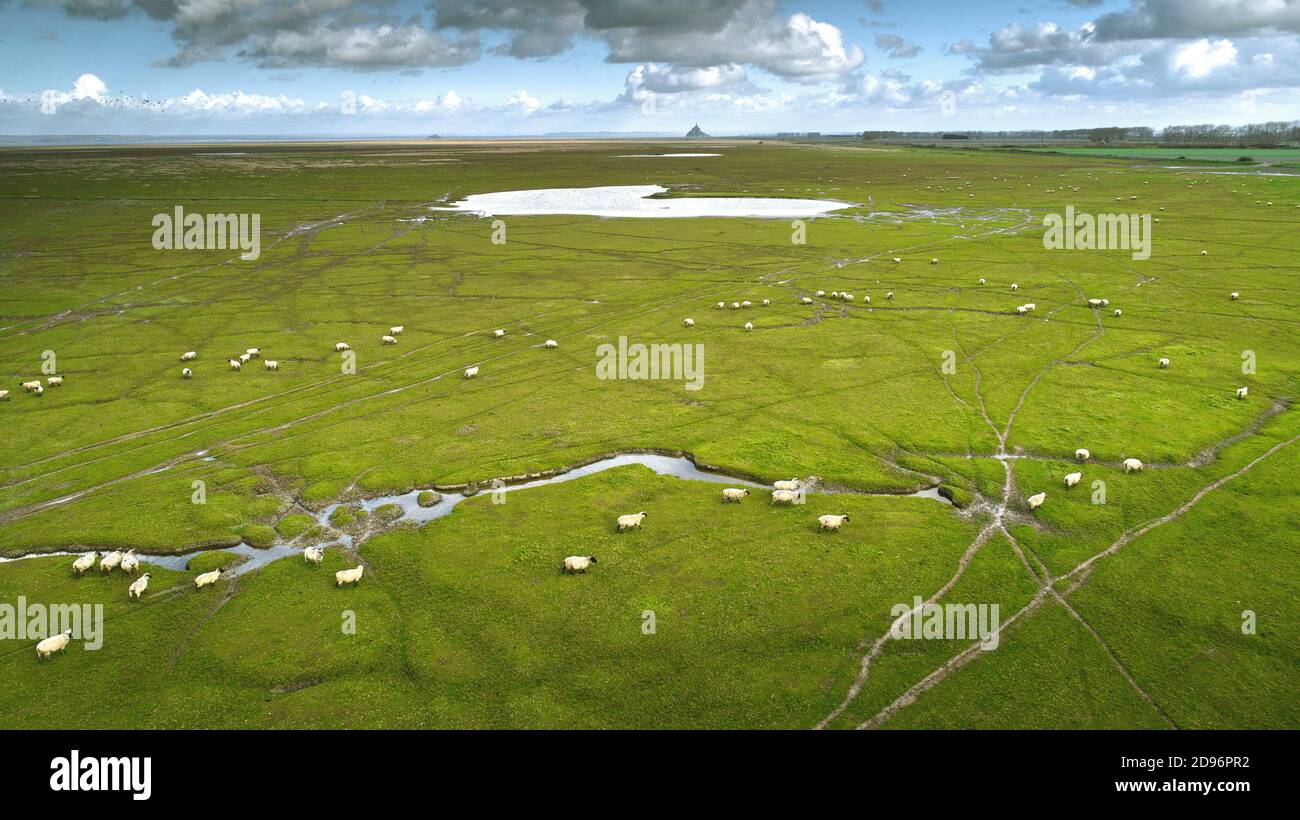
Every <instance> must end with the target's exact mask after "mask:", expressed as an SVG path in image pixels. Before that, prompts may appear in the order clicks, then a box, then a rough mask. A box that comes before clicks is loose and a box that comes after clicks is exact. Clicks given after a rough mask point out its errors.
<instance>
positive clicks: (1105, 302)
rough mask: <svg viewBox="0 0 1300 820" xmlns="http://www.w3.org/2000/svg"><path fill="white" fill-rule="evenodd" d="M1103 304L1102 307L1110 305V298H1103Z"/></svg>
mask: <svg viewBox="0 0 1300 820" xmlns="http://www.w3.org/2000/svg"><path fill="white" fill-rule="evenodd" d="M1101 306H1102V307H1110V300H1109V299H1102V300H1101Z"/></svg>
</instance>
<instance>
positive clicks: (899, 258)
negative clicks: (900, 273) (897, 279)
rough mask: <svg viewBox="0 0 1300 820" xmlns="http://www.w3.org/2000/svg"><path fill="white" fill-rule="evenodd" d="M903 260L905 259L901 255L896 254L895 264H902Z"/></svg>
mask: <svg viewBox="0 0 1300 820" xmlns="http://www.w3.org/2000/svg"><path fill="white" fill-rule="evenodd" d="M902 261H903V258H902V257H901V256H895V257H894V264H895V265H897V264H900V263H901V262H902Z"/></svg>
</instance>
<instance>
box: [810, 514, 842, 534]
mask: <svg viewBox="0 0 1300 820" xmlns="http://www.w3.org/2000/svg"><path fill="white" fill-rule="evenodd" d="M848 520H849V516H848V514H847V513H846V514H845V515H823V516H820V517H819V518H818V519H817V529H818V530H830V531H831V532H839V530H840V527H842V526H844V522H845V521H848Z"/></svg>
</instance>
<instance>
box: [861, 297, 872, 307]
mask: <svg viewBox="0 0 1300 820" xmlns="http://www.w3.org/2000/svg"><path fill="white" fill-rule="evenodd" d="M862 301H864V302H866V303H867V304H868V305H869V304H871V297H870V296H863V297H862Z"/></svg>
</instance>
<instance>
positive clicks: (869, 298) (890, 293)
mask: <svg viewBox="0 0 1300 820" xmlns="http://www.w3.org/2000/svg"><path fill="white" fill-rule="evenodd" d="M885 298H886V299H893V298H894V292H893V291H892V290H891V291H889V292H888V293H886V294H885ZM867 301H868V302H870V301H871V297H870V296H868V297H867Z"/></svg>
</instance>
